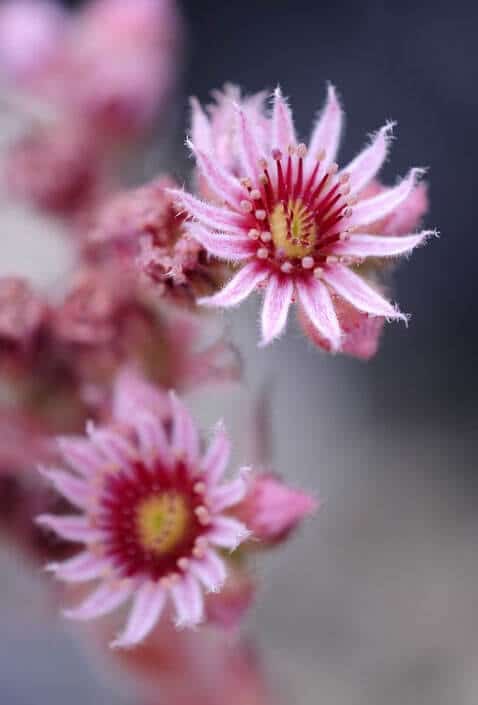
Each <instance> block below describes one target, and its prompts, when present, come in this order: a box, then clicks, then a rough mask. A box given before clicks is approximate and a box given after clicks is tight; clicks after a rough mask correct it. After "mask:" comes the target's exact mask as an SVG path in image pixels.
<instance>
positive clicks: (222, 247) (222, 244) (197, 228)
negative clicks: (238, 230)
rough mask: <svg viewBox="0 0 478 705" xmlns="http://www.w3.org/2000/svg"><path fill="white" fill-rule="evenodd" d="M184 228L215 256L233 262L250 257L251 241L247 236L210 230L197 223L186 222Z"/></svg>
mask: <svg viewBox="0 0 478 705" xmlns="http://www.w3.org/2000/svg"><path fill="white" fill-rule="evenodd" d="M186 228H187V231H188V233H189V234H190V235H191V237H193V238H194V239H195V240H197V241H198V242H199V243H200V244H201V245H202V246H203V247H204V249H205V250H207V251H208V252H209V254H211V255H214V256H215V257H219V258H220V259H225V260H230V261H231V262H234V261H237V260H242V259H247V258H250V257H251V255H252V251H251V241H250V240H249V239H248V238H247V237H239V236H237V235H227V234H225V233H216V232H211V231H210V230H206V228H203V227H202V226H201V225H199V223H188V225H187V226H186Z"/></svg>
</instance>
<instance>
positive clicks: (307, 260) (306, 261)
mask: <svg viewBox="0 0 478 705" xmlns="http://www.w3.org/2000/svg"><path fill="white" fill-rule="evenodd" d="M302 266H303V268H304V269H312V267H313V266H314V258H313V257H303V258H302Z"/></svg>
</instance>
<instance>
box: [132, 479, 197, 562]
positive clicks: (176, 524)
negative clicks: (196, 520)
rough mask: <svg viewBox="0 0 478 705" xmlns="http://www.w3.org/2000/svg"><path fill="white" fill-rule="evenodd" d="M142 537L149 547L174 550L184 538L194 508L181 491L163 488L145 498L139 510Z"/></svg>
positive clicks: (159, 550) (161, 553)
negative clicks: (169, 490)
mask: <svg viewBox="0 0 478 705" xmlns="http://www.w3.org/2000/svg"><path fill="white" fill-rule="evenodd" d="M136 512H137V513H136V526H137V530H138V537H139V540H140V541H141V543H142V545H143V547H144V548H145V549H146V550H147V551H152V552H153V553H155V554H156V555H158V556H162V555H164V554H166V553H170V552H171V551H173V550H174V549H175V547H176V546H177V545H178V544H179V543H180V542H181V541H182V540H183V538H184V536H185V533H186V531H187V529H188V526H189V524H190V521H191V510H190V508H189V506H188V504H187V502H186V500H185V498H184V497H183V495H181V494H179V493H178V492H173V491H171V492H163V493H161V494H157V495H153V496H152V497H147V498H146V499H144V500H143V501H142V502H141V503H140V504H139V505H138V507H137V510H136Z"/></svg>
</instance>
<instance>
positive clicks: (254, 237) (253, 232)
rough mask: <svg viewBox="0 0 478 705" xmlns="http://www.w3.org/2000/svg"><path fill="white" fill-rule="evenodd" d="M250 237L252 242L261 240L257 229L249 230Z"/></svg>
mask: <svg viewBox="0 0 478 705" xmlns="http://www.w3.org/2000/svg"><path fill="white" fill-rule="evenodd" d="M248 235H249V237H250V238H251V240H257V239H258V238H259V235H260V233H259V231H258V230H256V228H252V230H249V233H248Z"/></svg>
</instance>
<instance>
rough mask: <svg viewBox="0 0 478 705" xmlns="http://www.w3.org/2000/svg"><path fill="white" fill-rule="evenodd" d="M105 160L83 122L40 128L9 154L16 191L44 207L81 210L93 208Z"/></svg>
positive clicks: (12, 187) (9, 180)
mask: <svg viewBox="0 0 478 705" xmlns="http://www.w3.org/2000/svg"><path fill="white" fill-rule="evenodd" d="M102 170H103V164H102V161H101V160H100V159H99V155H98V152H97V150H96V149H95V148H94V146H93V143H92V141H91V139H90V137H89V135H88V134H86V133H85V132H84V131H83V130H82V128H81V127H80V126H79V125H74V124H70V123H68V124H66V123H62V124H56V123H55V124H53V125H52V126H48V127H41V128H35V129H34V130H32V131H31V132H30V133H29V134H27V135H25V136H24V137H21V138H20V139H19V140H18V141H17V142H15V143H14V144H12V145H11V146H10V147H9V149H8V151H7V154H6V162H5V180H6V183H7V187H8V189H9V191H10V193H11V194H12V195H13V196H14V197H16V198H19V199H22V200H25V201H27V202H29V203H31V204H32V205H34V206H35V207H36V208H39V209H40V210H43V211H46V212H49V213H53V214H58V215H76V214H78V213H79V212H80V211H82V210H83V209H86V208H89V207H91V205H92V203H93V202H94V201H95V200H96V198H97V197H98V193H99V191H100V190H101V188H102V181H103V174H102Z"/></svg>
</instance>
